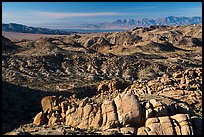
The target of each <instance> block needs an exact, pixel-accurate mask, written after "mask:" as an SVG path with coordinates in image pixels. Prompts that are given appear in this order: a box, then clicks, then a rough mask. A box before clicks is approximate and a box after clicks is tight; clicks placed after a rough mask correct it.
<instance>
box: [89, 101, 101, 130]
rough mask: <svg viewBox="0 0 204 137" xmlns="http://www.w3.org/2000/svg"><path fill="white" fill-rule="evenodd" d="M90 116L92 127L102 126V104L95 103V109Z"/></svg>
mask: <svg viewBox="0 0 204 137" xmlns="http://www.w3.org/2000/svg"><path fill="white" fill-rule="evenodd" d="M89 117H90V118H89V120H90V122H89V123H90V127H91V128H100V127H101V125H102V120H103V115H102V110H101V106H100V105H98V104H94V105H93V111H92V112H91V113H90V116H89Z"/></svg>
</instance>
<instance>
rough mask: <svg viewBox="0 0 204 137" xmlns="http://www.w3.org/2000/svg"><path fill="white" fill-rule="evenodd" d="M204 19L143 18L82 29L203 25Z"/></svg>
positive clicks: (91, 25)
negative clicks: (203, 20)
mask: <svg viewBox="0 0 204 137" xmlns="http://www.w3.org/2000/svg"><path fill="white" fill-rule="evenodd" d="M201 23H202V17H175V16H169V17H165V18H156V19H152V18H142V19H124V20H116V21H113V22H103V23H99V24H82V25H81V27H82V28H99V29H101V28H105V29H108V28H117V29H132V28H135V27H148V26H152V25H153V26H154V25H168V26H175V25H177V26H181V25H190V24H201Z"/></svg>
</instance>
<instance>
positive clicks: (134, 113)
mask: <svg viewBox="0 0 204 137" xmlns="http://www.w3.org/2000/svg"><path fill="white" fill-rule="evenodd" d="M114 102H115V105H116V108H117V114H118V120H119V122H120V124H121V125H132V126H139V125H141V124H142V123H141V122H142V114H141V109H142V108H141V106H140V104H139V100H138V97H137V96H136V95H134V94H126V93H124V92H123V93H121V94H119V95H118V96H117V97H116V98H115V99H114Z"/></svg>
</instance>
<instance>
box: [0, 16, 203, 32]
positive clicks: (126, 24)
mask: <svg viewBox="0 0 204 137" xmlns="http://www.w3.org/2000/svg"><path fill="white" fill-rule="evenodd" d="M201 23H202V17H197V16H195V17H175V16H169V17H165V18H155V19H153V18H142V19H124V20H116V21H113V22H102V23H82V24H75V25H71V24H68V23H67V24H66V23H65V24H64V23H62V24H61V23H58V24H57V25H55V24H50V23H48V24H46V27H47V28H55V29H47V28H40V27H28V26H25V25H21V24H16V23H10V24H3V23H2V30H3V31H7V32H8V31H9V32H21V33H33V34H52V35H69V34H71V33H75V32H67V31H65V30H64V31H63V29H89V30H91V29H93V30H103V29H105V30H114V29H115V30H129V29H134V28H136V27H148V26H155V25H168V26H175V25H176V26H182V25H190V24H201ZM60 24H61V25H60ZM57 29H58V30H57Z"/></svg>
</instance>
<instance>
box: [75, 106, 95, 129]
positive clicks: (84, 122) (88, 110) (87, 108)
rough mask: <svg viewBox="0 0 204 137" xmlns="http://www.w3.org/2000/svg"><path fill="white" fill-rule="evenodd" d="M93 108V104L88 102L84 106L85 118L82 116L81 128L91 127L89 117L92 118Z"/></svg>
mask: <svg viewBox="0 0 204 137" xmlns="http://www.w3.org/2000/svg"><path fill="white" fill-rule="evenodd" d="M92 110H93V107H92V105H90V104H87V105H86V106H84V109H83V118H82V122H81V123H80V124H79V126H78V127H79V128H81V129H88V127H89V119H90V117H89V116H90V113H91V111H92Z"/></svg>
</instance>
